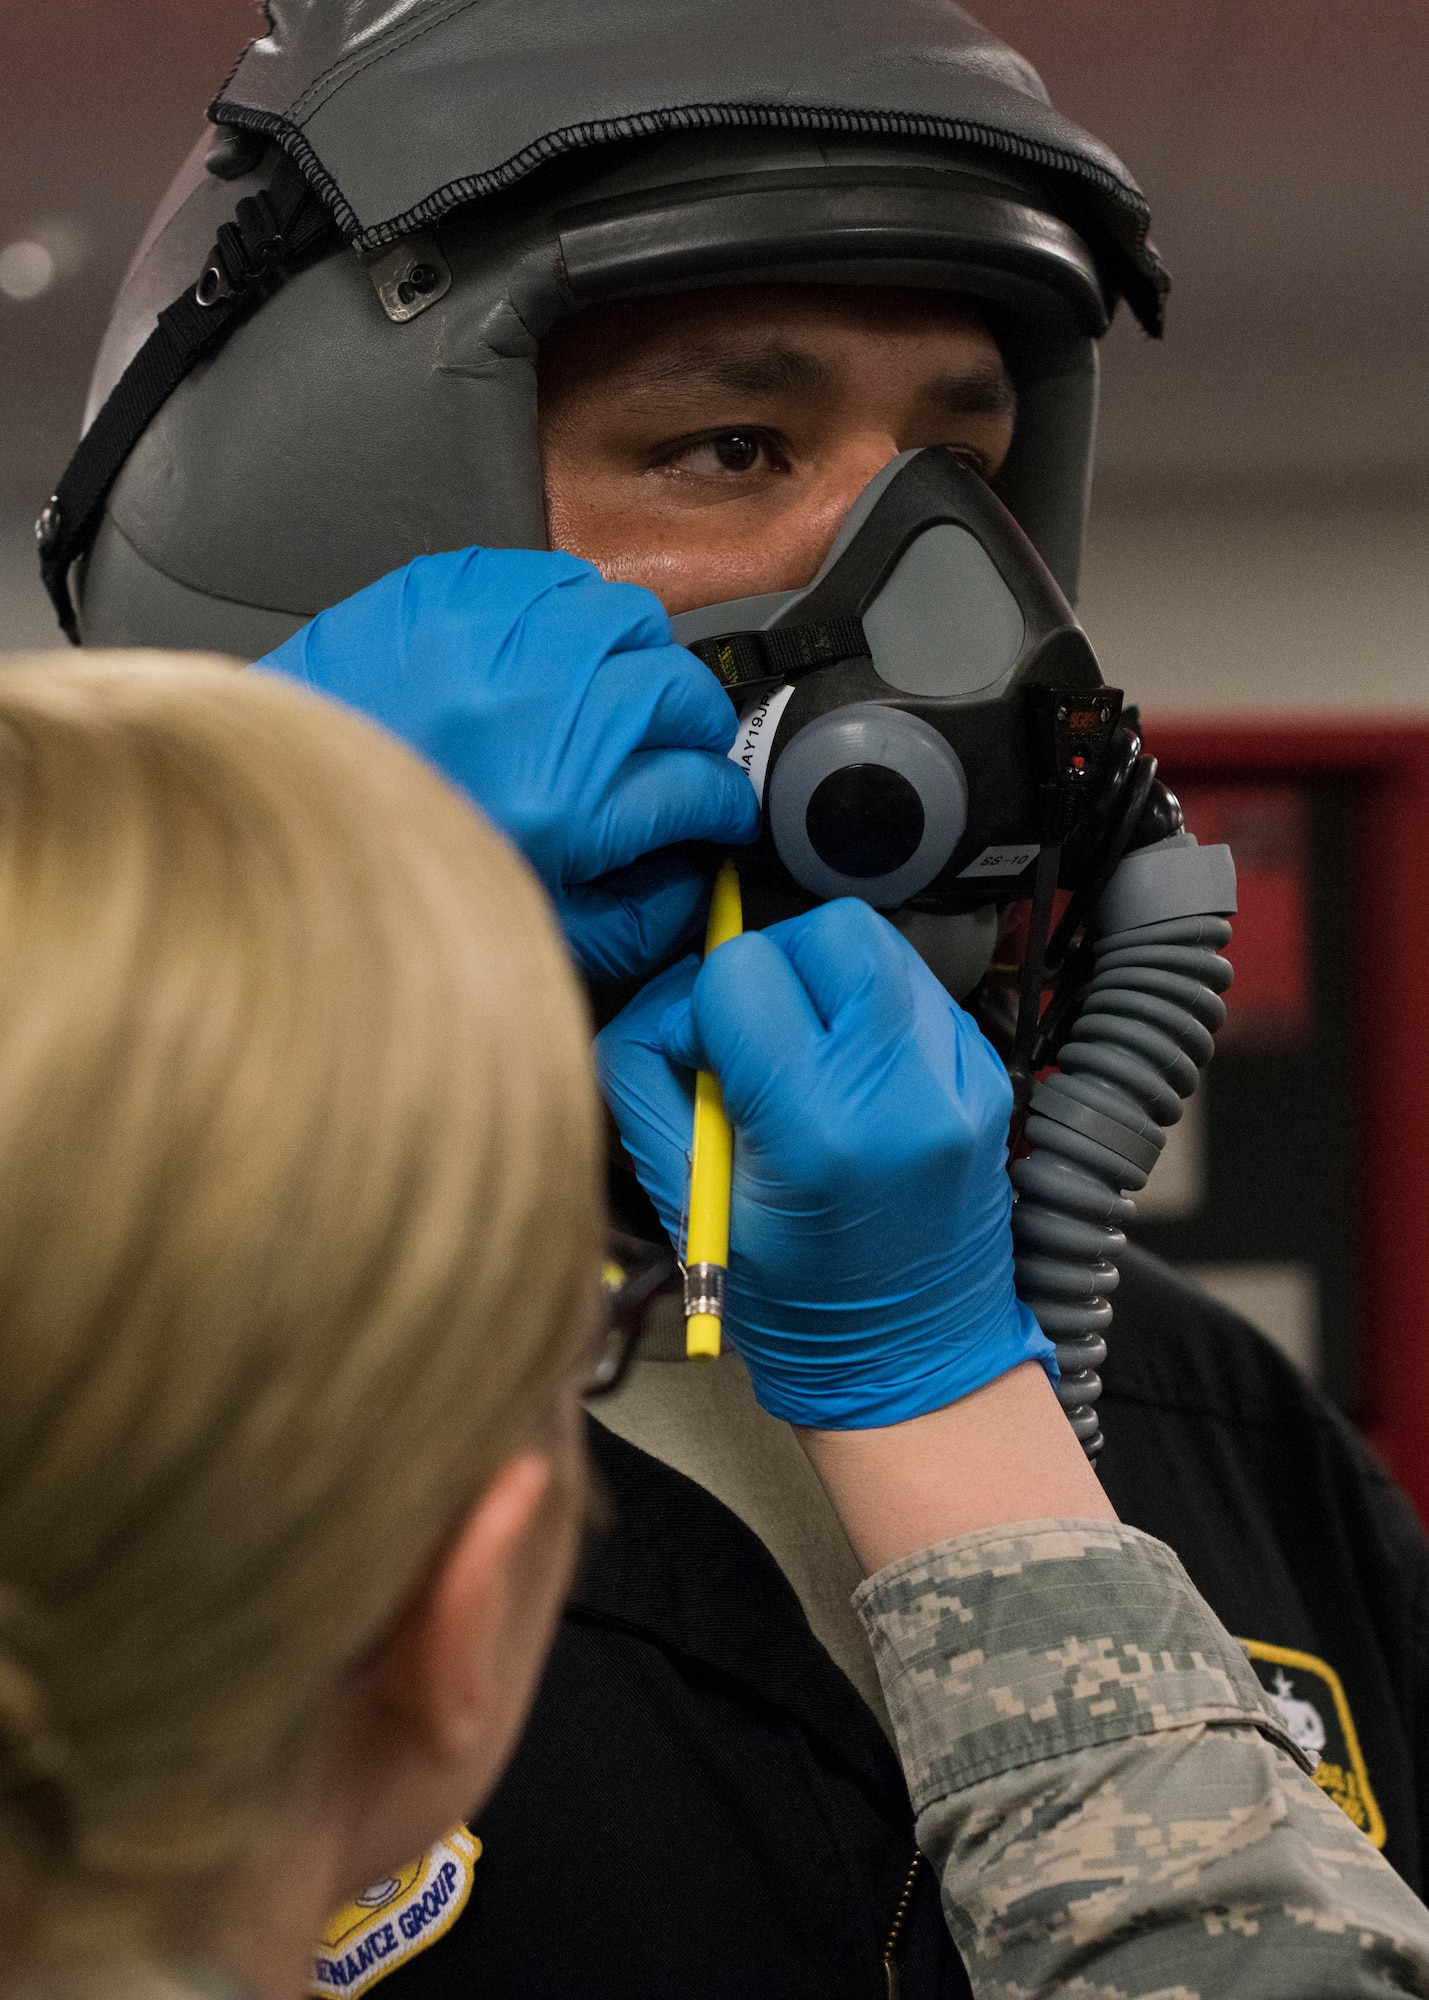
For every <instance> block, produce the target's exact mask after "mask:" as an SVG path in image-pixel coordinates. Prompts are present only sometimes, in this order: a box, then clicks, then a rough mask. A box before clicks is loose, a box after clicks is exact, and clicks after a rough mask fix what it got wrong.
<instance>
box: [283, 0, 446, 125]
mask: <svg viewBox="0 0 1429 2000" xmlns="http://www.w3.org/2000/svg"><path fill="white" fill-rule="evenodd" d="M477 4H478V0H451V5H450V6H447V7H442V8H438V9H437V10H436V11H435V12H434V13H432V14H430V15H428V17H427V19H426V20H425V21H422V22H420V23H418V24H416V25H414V26H412V27H409V28H408V29H407V31H406V33H405V34H401V35H398V36H396V37H395V39H394V40H392V41H390V42H384V41H378V42H376V43H375V44H374V45H373V47H372V48H370V49H368V50H367V51H366V53H365V54H363V55H362V56H360V57H359V56H355V55H353V56H349V57H348V58H347V60H346V64H344V63H341V62H335V63H334V64H333V66H332V68H331V69H327V70H324V71H323V73H322V75H321V76H319V77H314V79H313V81H312V82H311V83H310V84H309V85H308V87H307V89H306V90H305V91H304V92H303V93H302V95H301V96H300V97H295V98H294V99H293V102H292V103H291V104H290V105H289V106H288V116H289V117H290V118H292V119H296V118H297V116H298V113H299V112H300V111H301V110H302V109H303V107H304V106H305V105H307V104H310V103H311V102H312V101H313V99H314V98H317V97H319V96H322V95H323V93H324V89H325V86H326V85H327V84H328V83H329V82H331V81H332V79H333V78H334V77H335V78H336V79H337V81H336V82H335V83H333V85H332V89H331V90H329V91H327V93H326V94H327V96H328V97H336V96H337V94H338V92H339V91H340V90H344V89H346V87H347V85H348V84H349V83H351V82H352V80H353V78H354V77H355V76H361V74H362V72H363V71H364V70H365V69H370V68H371V67H372V65H373V63H375V62H385V61H386V59H387V57H388V56H390V55H392V54H393V53H395V51H396V50H398V49H405V48H407V47H408V46H409V45H410V44H411V43H412V42H417V41H420V40H421V38H422V36H423V35H426V34H430V33H431V31H432V29H433V28H440V27H441V26H442V25H443V24H444V23H445V22H447V21H450V20H452V19H453V18H454V16H456V15H457V14H464V13H466V11H467V10H468V8H471V7H475V6H476V5H477ZM344 68H346V74H345V75H344V74H343V73H342V72H343V70H344Z"/></svg>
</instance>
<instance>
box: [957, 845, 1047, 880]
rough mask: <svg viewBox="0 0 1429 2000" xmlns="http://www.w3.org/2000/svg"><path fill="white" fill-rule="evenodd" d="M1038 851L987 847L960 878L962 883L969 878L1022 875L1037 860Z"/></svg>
mask: <svg viewBox="0 0 1429 2000" xmlns="http://www.w3.org/2000/svg"><path fill="white" fill-rule="evenodd" d="M1037 854H1038V849H1037V846H1036V844H1035V842H1034V844H1033V845H1032V846H1030V847H985V848H984V849H983V851H982V853H981V854H980V855H979V856H978V858H977V860H976V861H970V862H969V863H968V865H967V867H966V868H964V869H963V871H962V873H961V874H960V875H959V876H958V880H959V881H960V882H964V881H966V880H967V878H968V876H970V875H971V876H973V877H974V878H976V877H977V876H979V875H999V876H1006V875H1020V874H1021V873H1022V871H1023V869H1024V868H1030V867H1031V866H1032V863H1033V862H1034V861H1035V860H1036V859H1037Z"/></svg>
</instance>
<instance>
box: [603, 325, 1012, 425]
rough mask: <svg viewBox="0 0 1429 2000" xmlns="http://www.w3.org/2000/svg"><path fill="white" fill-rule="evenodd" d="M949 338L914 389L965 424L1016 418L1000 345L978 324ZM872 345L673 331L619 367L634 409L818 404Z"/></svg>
mask: <svg viewBox="0 0 1429 2000" xmlns="http://www.w3.org/2000/svg"><path fill="white" fill-rule="evenodd" d="M920 331H922V332H929V331H936V330H935V329H920ZM944 331H945V333H946V336H947V338H946V340H945V341H940V340H937V339H936V338H934V339H932V340H927V341H920V343H919V346H918V348H917V350H916V352H914V353H913V354H910V356H909V364H910V378H911V379H910V384H909V386H910V387H912V386H916V389H917V392H918V393H919V394H920V395H922V396H924V397H926V398H927V399H928V400H929V401H931V402H934V403H936V404H938V405H940V406H941V407H943V408H945V409H947V410H950V411H952V412H954V413H956V414H977V415H993V416H1001V415H1005V414H1007V413H1008V412H1010V411H1011V410H1012V408H1013V407H1014V404H1015V396H1014V393H1013V388H1012V384H1011V382H1010V380H1009V378H1008V374H1007V370H1006V368H1005V366H1004V365H1003V361H1002V357H1001V355H1000V354H999V353H998V351H997V348H996V346H995V345H994V343H993V342H992V340H991V338H990V337H989V336H988V335H987V334H986V333H985V332H984V331H983V329H982V328H981V327H980V326H978V325H977V324H976V322H974V321H971V320H968V319H963V320H961V321H953V322H950V323H949V324H948V326H947V327H946V328H945V329H944ZM870 341H871V342H873V343H875V344H876V345H877V346H878V347H879V348H882V346H883V342H882V340H880V338H879V334H878V332H877V331H876V330H864V329H859V328H857V327H844V328H839V329H837V330H836V331H835V333H834V337H831V338H810V337H808V335H807V333H805V334H801V333H800V332H793V333H788V334H775V333H769V332H766V331H763V330H761V329H759V328H757V327H753V326H729V327H717V328H709V327H691V328H689V329H687V330H683V329H678V328H674V327H671V328H669V329H667V330H666V331H665V333H664V334H663V336H662V337H661V338H659V339H658V340H656V341H655V342H653V343H652V344H649V345H646V344H644V343H642V344H641V347H640V350H639V351H638V352H634V351H632V352H630V353H629V354H628V355H627V356H626V357H624V359H623V362H622V360H621V359H619V358H617V357H615V356H612V357H611V359H612V360H614V361H615V362H616V366H615V369H614V371H613V372H615V373H616V374H618V375H621V376H623V377H624V378H625V380H624V382H623V385H622V386H623V387H624V389H625V392H626V396H627V399H629V400H631V401H634V402H640V403H649V404H652V405H654V404H664V403H668V402H670V401H672V400H676V399H683V398H686V397H689V396H692V395H699V394H701V393H702V392H704V393H711V394H716V395H718V394H733V395H737V396H744V397H750V398H754V399H781V398H782V399H788V398H796V399H798V400H801V401H809V400H815V399H818V398H820V397H825V396H829V395H831V394H834V393H836V392H837V390H838V389H839V387H840V385H841V382H842V381H843V379H844V377H845V376H846V375H847V374H848V372H849V371H850V370H851V369H852V368H855V367H856V366H857V364H858V362H859V361H860V360H863V359H867V352H866V343H867V342H870ZM861 349H862V350H864V351H863V352H860V350H861ZM940 349H941V350H943V351H941V352H940V351H939V350H940ZM949 349H951V350H953V351H951V352H950V351H948V350H949Z"/></svg>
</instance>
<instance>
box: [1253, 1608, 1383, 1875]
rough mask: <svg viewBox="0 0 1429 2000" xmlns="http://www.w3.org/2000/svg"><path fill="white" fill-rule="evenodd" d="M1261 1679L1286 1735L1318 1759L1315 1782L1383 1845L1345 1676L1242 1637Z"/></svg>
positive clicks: (1380, 1821)
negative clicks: (1342, 1682) (1346, 1692)
mask: <svg viewBox="0 0 1429 2000" xmlns="http://www.w3.org/2000/svg"><path fill="white" fill-rule="evenodd" d="M1240 1643H1241V1645H1242V1646H1244V1647H1245V1650H1246V1652H1247V1653H1248V1654H1249V1656H1250V1663H1251V1665H1252V1666H1253V1667H1254V1668H1255V1672H1256V1678H1257V1679H1258V1680H1259V1682H1260V1685H1261V1686H1262V1687H1263V1688H1264V1689H1265V1692H1266V1693H1267V1694H1268V1695H1269V1697H1270V1699H1271V1702H1272V1704H1273V1705H1274V1707H1275V1708H1277V1709H1278V1710H1279V1712H1280V1719H1281V1721H1282V1722H1283V1723H1284V1724H1285V1730H1286V1734H1287V1735H1288V1736H1289V1737H1290V1738H1291V1740H1292V1741H1293V1742H1294V1743H1295V1744H1296V1745H1297V1746H1298V1747H1299V1748H1300V1749H1301V1750H1303V1751H1304V1752H1305V1754H1306V1756H1307V1757H1310V1758H1313V1759H1314V1760H1315V1783H1316V1784H1317V1785H1318V1786H1319V1787H1320V1790H1321V1791H1322V1792H1328V1793H1329V1794H1330V1797H1331V1798H1332V1799H1333V1800H1334V1801H1335V1804H1336V1805H1337V1806H1339V1807H1340V1808H1341V1809H1342V1810H1343V1811H1344V1812H1345V1813H1346V1814H1347V1816H1348V1817H1349V1818H1350V1819H1352V1820H1353V1821H1354V1823H1355V1825H1356V1826H1357V1827H1358V1828H1359V1830H1360V1832H1361V1833H1363V1834H1365V1835H1366V1836H1367V1837H1368V1839H1369V1840H1370V1841H1371V1842H1372V1843H1373V1844H1374V1846H1376V1847H1383V1846H1384V1816H1383V1814H1382V1813H1381V1812H1380V1809H1379V1805H1378V1803H1377V1801H1376V1799H1375V1796H1374V1793H1373V1792H1372V1791H1371V1790H1370V1784H1369V1772H1368V1771H1367V1770H1366V1769H1365V1761H1364V1753H1363V1751H1362V1750H1361V1749H1360V1740H1359V1737H1358V1735H1357V1734H1356V1733H1355V1723H1354V1717H1353V1716H1352V1715H1351V1714H1350V1705H1349V1703H1348V1702H1347V1701H1346V1699H1345V1691H1344V1689H1343V1688H1342V1687H1341V1685H1340V1677H1339V1675H1338V1674H1337V1673H1336V1672H1335V1670H1334V1668H1333V1667H1332V1666H1331V1665H1330V1664H1329V1662H1328V1661H1326V1660H1317V1659H1316V1658H1315V1655H1314V1654H1313V1653H1297V1652H1295V1651H1294V1649H1293V1648H1292V1647H1290V1646H1269V1645H1267V1644H1266V1643H1265V1642H1264V1640H1261V1639H1242V1640H1241V1642H1240Z"/></svg>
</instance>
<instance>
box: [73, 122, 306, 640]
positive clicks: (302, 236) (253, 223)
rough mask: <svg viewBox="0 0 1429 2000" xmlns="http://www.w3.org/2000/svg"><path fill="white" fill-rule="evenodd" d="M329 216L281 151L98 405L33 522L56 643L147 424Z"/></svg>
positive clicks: (289, 265) (291, 263) (76, 632)
mask: <svg viewBox="0 0 1429 2000" xmlns="http://www.w3.org/2000/svg"><path fill="white" fill-rule="evenodd" d="M335 233H336V227H335V224H334V222H333V219H332V216H331V215H330V214H329V212H328V210H327V209H326V208H325V207H324V206H323V204H322V202H321V201H320V200H319V198H318V196H317V195H316V194H314V193H313V191H312V189H311V188H310V187H309V185H308V183H307V182H306V181H305V180H304V179H303V177H302V174H301V173H300V172H299V170H298V169H297V167H295V166H294V164H293V162H292V161H291V160H290V159H289V158H288V156H287V154H286V153H283V154H280V155H279V156H278V162H277V166H276V168H275V169H274V173H273V177H272V179H271V181H270V182H269V185H268V186H267V187H266V188H260V189H259V190H258V192H257V193H256V194H250V195H244V197H243V198H242V200H241V201H240V202H239V203H238V206H237V209H236V210H235V212H234V216H233V220H232V221H231V222H225V223H224V224H223V226H222V228H221V229H220V230H219V232H218V240H217V242H216V243H215V244H214V246H213V248H212V250H210V252H209V254H208V256H207V257H206V258H205V260H204V267H203V270H202V271H201V273H200V274H199V278H198V282H197V283H196V284H193V285H189V286H187V287H186V288H185V289H184V290H183V291H182V292H181V293H180V294H179V296H178V298H176V299H175V300H174V302H173V304H172V305H170V306H165V308H164V310H163V311H162V312H161V313H160V314H159V321H158V325H157V326H156V327H155V328H154V331H153V332H152V333H151V334H150V335H149V338H148V339H147V340H146V341H145V342H144V345H143V346H142V347H141V348H140V349H139V352H138V353H137V354H136V355H135V356H134V358H133V360H132V361H131V362H130V363H129V366H128V367H127V368H126V369H125V370H124V373H123V374H122V375H121V376H120V378H119V380H118V381H117V382H116V383H115V385H114V387H113V389H112V390H111V391H110V393H109V395H108V396H107V397H106V399H105V401H104V404H103V407H102V408H101V409H100V411H99V413H98V415H97V416H96V417H95V419H94V422H93V423H92V424H91V425H90V426H89V429H88V430H87V431H86V432H85V434H84V436H83V437H82V438H81V439H80V441H79V444H78V446H77V447H76V449H75V453H74V456H73V458H71V460H70V462H69V464H68V465H67V466H66V467H65V470H64V476H63V478H62V479H61V480H60V483H59V485H58V486H57V487H56V488H55V491H54V493H53V494H52V496H51V498H50V500H49V501H48V503H47V505H46V506H45V508H44V509H43V511H42V513H41V514H40V518H39V520H38V521H37V522H36V523H35V539H36V541H37V542H38V543H39V549H40V577H41V580H42V581H43V583H44V586H45V589H46V591H47V592H48V593H49V599H50V602H51V604H53V605H54V607H55V615H56V616H57V617H58V619H59V621H60V624H61V626H62V627H63V629H64V631H65V633H66V635H67V636H68V638H69V639H70V641H71V643H72V644H74V645H78V644H79V621H78V618H77V616H76V613H75V607H74V600H73V598H72V597H71V596H70V588H69V573H70V570H71V568H72V567H73V565H74V564H75V562H76V561H77V560H78V559H79V557H80V556H82V555H83V554H85V552H86V551H87V550H88V548H89V546H90V544H91V543H92V542H93V540H94V537H95V534H96V533H97V532H98V528H99V521H100V516H101V514H102V512H103V509H104V503H105V501H106V500H107V499H108V497H109V491H110V488H111V487H112V486H113V484H114V482H115V480H116V479H117V478H118V477H119V474H120V472H121V471H122V470H123V468H124V462H125V460H126V459H127V458H128V456H129V454H130V452H131V451H132V450H133V449H134V447H135V445H136V444H137V443H138V442H139V439H140V438H141V437H142V436H143V434H144V432H145V431H146V430H147V429H148V427H149V425H150V423H152V421H153V419H154V418H155V416H157V414H158V412H159V411H160V410H161V409H162V408H163V406H164V404H165V403H166V402H167V401H168V399H169V397H170V396H171V395H172V394H173V392H174V390H175V389H177V387H178V386H179V384H180V382H182V381H183V379H184V377H185V376H186V375H187V374H188V373H189V372H190V370H191V369H192V368H194V367H195V365H196V364H197V363H198V362H200V361H202V360H203V359H204V358H205V357H206V356H207V355H209V354H212V353H214V352H215V351H216V350H217V349H218V348H219V347H221V346H222V345H223V343H224V341H225V340H226V339H227V338H228V336H229V334H230V333H231V332H232V331H233V329H234V327H235V326H237V325H238V324H239V322H240V321H241V320H244V319H246V318H247V317H248V315H249V314H250V313H252V312H253V311H255V310H256V308H257V307H258V306H260V305H261V304H262V303H263V301H264V300H265V299H266V298H267V297H268V296H269V294H270V293H271V292H272V291H273V290H274V289H275V288H276V286H277V285H278V284H280V283H281V282H282V279H283V277H284V276H285V274H286V273H287V272H288V271H290V270H291V269H292V268H293V266H294V265H295V264H296V263H297V262H298V261H299V260H300V259H301V258H303V257H304V256H306V255H307V254H308V253H309V252H310V251H312V250H314V249H316V248H317V247H318V246H319V245H320V244H324V243H326V241H327V240H328V238H329V237H331V236H333V235H335Z"/></svg>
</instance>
